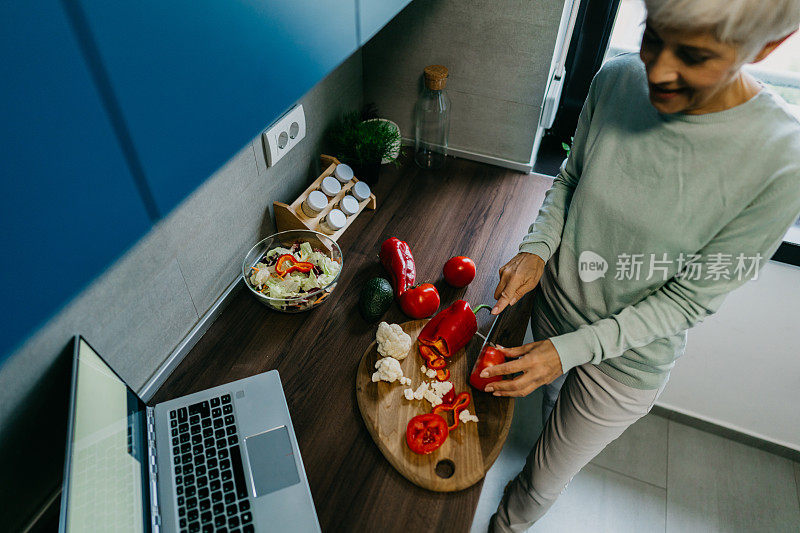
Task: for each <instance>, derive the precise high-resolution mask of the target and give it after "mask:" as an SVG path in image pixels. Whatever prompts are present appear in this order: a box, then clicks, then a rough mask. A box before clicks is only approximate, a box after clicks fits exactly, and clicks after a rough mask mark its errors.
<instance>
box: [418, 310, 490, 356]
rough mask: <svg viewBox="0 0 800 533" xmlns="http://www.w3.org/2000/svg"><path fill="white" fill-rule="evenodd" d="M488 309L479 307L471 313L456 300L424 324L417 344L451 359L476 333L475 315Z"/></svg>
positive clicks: (476, 322)
mask: <svg viewBox="0 0 800 533" xmlns="http://www.w3.org/2000/svg"><path fill="white" fill-rule="evenodd" d="M489 307H490V306H488V305H480V306H478V307H476V308H475V310H474V311H473V310H472V309H471V308H470V306H469V304H468V303H467V302H465V301H464V300H456V301H455V302H453V304H452V305H450V307H447V308H446V309H443V310H441V311H439V313H437V314H436V316H434V317H433V318H432V319H430V320H429V321H428V323H427V324H425V327H424V328H422V331H420V333H419V336H418V337H417V338H418V339H419V343H420V344H424V345H426V346H430V347H431V348H432V349H433V350H435V351H436V352H437V353H438V354H439V355H441V356H443V357H451V356H452V355H453V354H455V353H456V352H458V351H459V350H460V349H461V348H463V347H465V346H466V345H467V344H468V343H469V341H470V339H472V337H473V336H474V335H475V333H477V331H478V321H477V319H476V318H475V313H477V312H478V311H480V310H481V309H483V308H489Z"/></svg>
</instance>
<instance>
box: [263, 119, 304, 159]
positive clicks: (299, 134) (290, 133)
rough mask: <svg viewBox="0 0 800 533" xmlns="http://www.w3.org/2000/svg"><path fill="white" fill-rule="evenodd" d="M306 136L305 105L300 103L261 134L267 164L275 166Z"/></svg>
mask: <svg viewBox="0 0 800 533" xmlns="http://www.w3.org/2000/svg"><path fill="white" fill-rule="evenodd" d="M305 136H306V115H305V113H303V106H302V105H298V106H295V107H293V108H292V109H290V110H289V111H288V112H287V113H286V114H285V115H283V116H282V117H281V118H279V119H278V120H277V122H275V123H274V124H273V125H272V126H270V127H269V128H268V129H266V130H264V132H263V133H262V134H261V137H262V139H263V140H264V154H265V155H266V158H267V166H268V167H271V166H274V165H275V163H277V162H278V161H280V159H281V158H282V157H283V156H285V155H286V154H287V153H288V152H289V150H291V149H292V148H294V147H295V146H297V143H299V142H300V141H301V140H302V139H303V137H305Z"/></svg>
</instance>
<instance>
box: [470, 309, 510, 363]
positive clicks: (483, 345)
mask: <svg viewBox="0 0 800 533" xmlns="http://www.w3.org/2000/svg"><path fill="white" fill-rule="evenodd" d="M504 312H505V309H503V311H500V312H499V313H497V316H495V317H494V320H492V325H491V326H490V327H489V331H488V332H487V333H486V337H484V338H483V344H481V349H480V350H478V357H480V356H481V354H482V353H483V349H484V348H486V345H487V344H489V339H491V338H492V333H493V332H494V327H495V326H496V325H497V321H498V320H500V317H501V316H503V313H504ZM476 360H477V359H476Z"/></svg>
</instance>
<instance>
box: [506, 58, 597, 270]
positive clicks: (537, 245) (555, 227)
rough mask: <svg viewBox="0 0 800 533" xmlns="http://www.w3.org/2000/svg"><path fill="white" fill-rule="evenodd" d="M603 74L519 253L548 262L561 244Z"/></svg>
mask: <svg viewBox="0 0 800 533" xmlns="http://www.w3.org/2000/svg"><path fill="white" fill-rule="evenodd" d="M600 72H602V70H601V71H600ZM600 72H598V74H596V75H595V77H594V78H593V79H592V82H591V84H590V85H589V94H588V95H587V97H586V100H585V101H584V103H583V108H582V109H581V113H580V115H579V116H578V125H577V127H576V129H575V135H574V137H573V140H572V148H571V149H570V152H569V157H568V158H567V164H566V165H564V166H563V167H562V169H561V170H560V171H559V173H558V175H557V176H556V177H555V179H554V180H553V185H552V186H551V187H550V189H548V190H547V192H546V193H545V196H544V201H543V202H542V207H541V208H539V214H538V216H537V217H536V220H534V221H533V224H531V225H530V227H529V228H528V234H527V235H525V237H524V238H523V239H522V243H521V244H520V245H519V251H520V252H527V253H532V254H536V255H538V256H539V257H541V258H542V259H543V260H544V262H545V263H546V262H547V261H548V260H549V259H550V257H551V256H552V255H553V254H554V253H555V251H556V248H558V245H559V244H560V243H561V234H562V231H563V230H564V222H565V221H566V218H567V211H568V210H569V204H570V202H571V201H572V193H573V192H574V191H575V187H576V186H577V184H578V180H579V179H580V176H581V173H582V172H583V161H584V154H585V149H586V139H587V137H588V134H589V124H590V123H591V121H592V115H593V114H594V109H595V106H596V103H597V94H598V88H597V85H598V83H599V82H598V78H599V76H600Z"/></svg>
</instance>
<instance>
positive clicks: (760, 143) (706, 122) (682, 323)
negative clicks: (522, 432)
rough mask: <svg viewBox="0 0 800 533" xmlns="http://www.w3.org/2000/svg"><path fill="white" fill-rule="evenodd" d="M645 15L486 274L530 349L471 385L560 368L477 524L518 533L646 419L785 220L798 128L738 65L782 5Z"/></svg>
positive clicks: (791, 205) (795, 17)
mask: <svg viewBox="0 0 800 533" xmlns="http://www.w3.org/2000/svg"><path fill="white" fill-rule="evenodd" d="M645 4H646V8H647V20H646V28H645V32H644V36H643V38H642V45H641V50H640V53H639V54H638V56H637V55H636V54H623V55H621V56H619V57H617V58H614V59H612V60H611V61H609V62H607V63H606V64H605V65H604V66H603V68H602V69H601V70H600V72H598V74H597V75H596V76H595V78H594V80H593V81H592V84H591V88H590V89H589V95H588V97H587V99H586V102H585V104H584V107H583V110H582V111H581V115H580V118H579V121H578V126H577V130H576V132H575V137H574V141H573V147H572V150H571V152H570V155H569V158H568V160H567V162H566V165H565V166H564V167H563V169H562V171H561V172H560V173H559V175H558V176H557V177H556V178H555V180H554V182H553V186H552V188H551V189H550V190H549V191H548V192H547V193H546V195H545V199H544V202H543V204H542V207H541V209H540V211H539V214H538V217H537V218H536V220H535V221H534V223H533V224H532V225H531V227H530V230H529V233H528V235H527V236H526V237H525V238H524V240H523V242H522V244H521V245H520V248H519V249H520V253H519V254H518V255H517V256H516V257H514V258H513V259H512V260H511V261H509V262H508V264H506V265H505V266H503V268H501V269H500V283H499V284H498V286H497V289H496V292H495V297H496V298H497V299H498V301H497V304H496V306H495V308H494V309H493V310H492V312H493V313H494V314H496V313H498V312H500V311H501V310H502V309H503V308H504V307H506V306H507V305H513V304H514V303H515V302H517V301H518V300H519V299H520V298H521V297H522V296H523V295H524V294H525V293H527V292H528V291H530V290H532V289H534V288H535V287H536V288H537V290H536V292H535V296H534V308H533V313H532V317H531V327H532V329H533V333H534V338H536V339H544V340H539V341H537V342H533V343H530V344H526V345H524V346H520V347H517V348H508V349H505V353H506V354H507V355H508V356H511V357H515V358H516V359H514V360H512V361H509V362H507V363H505V364H503V365H498V366H496V367H492V368H489V369H487V370H486V371H484V374H485V375H486V376H487V377H488V376H494V375H508V374H513V373H516V372H522V374H521V375H519V376H518V377H516V378H515V379H506V380H503V381H500V382H496V383H493V384H492V385H490V386H489V387H487V391H491V392H493V393H494V394H495V395H498V396H524V395H527V394H529V393H530V392H532V391H533V390H535V389H536V388H538V387H539V386H542V385H545V384H548V383H551V382H553V381H554V380H557V378H559V377H560V376H562V375H563V374H566V373H567V372H568V371H569V374H567V376H566V379H565V380H563V388H562V389H561V392H560V394H558V400H557V401H556V402H555V407H554V409H553V412H552V414H550V416H549V417H548V418H547V420H546V422H545V427H544V429H543V431H542V435H541V436H540V437H539V440H538V441H537V443H536V445H535V447H534V448H533V450H532V451H531V453H530V455H529V456H528V459H527V463H526V465H525V468H524V469H523V470H522V472H520V473H519V474H518V475H517V477H516V478H515V479H513V480H512V481H511V482H510V483H509V485H508V486H507V487H506V491H505V494H504V496H503V499H502V501H501V502H500V505H499V507H498V509H497V512H496V513H495V515H494V516H493V517H492V520H491V523H490V529H491V530H492V531H524V530H526V529H527V528H528V527H529V526H530V525H531V524H533V523H534V522H535V521H536V520H538V519H539V518H540V517H541V516H542V515H543V514H544V513H545V512H546V511H547V509H548V508H549V507H550V506H551V505H552V504H553V502H554V501H555V499H556V498H557V497H558V495H559V494H560V493H561V491H562V490H563V489H564V487H565V486H566V485H567V483H568V482H569V481H570V479H572V476H574V475H575V474H576V473H577V472H578V471H579V470H580V469H581V468H582V467H583V466H584V465H585V464H586V463H587V462H589V461H590V460H591V459H592V458H593V457H594V456H595V455H597V454H598V453H599V452H600V451H601V450H602V449H603V448H604V447H605V446H606V445H607V444H608V443H609V442H611V441H612V440H614V439H616V438H617V437H619V436H620V435H621V434H622V432H623V431H624V430H625V429H626V428H627V427H628V426H629V425H631V424H632V423H633V422H635V421H636V420H637V419H639V418H640V417H642V416H644V415H645V414H646V413H647V412H648V411H649V410H650V408H651V407H652V405H653V403H654V402H655V401H656V399H657V398H658V396H659V394H660V393H661V391H662V390H663V388H664V385H665V384H666V382H667V379H668V377H669V372H670V369H671V368H672V366H673V365H674V362H675V359H677V358H678V357H679V356H680V355H681V354H682V353H683V351H684V348H685V345H686V330H687V329H688V328H690V327H693V326H694V325H696V324H698V323H699V322H701V321H702V320H703V319H704V318H705V317H707V316H709V315H710V314H713V313H715V312H716V311H717V310H718V309H719V307H720V305H721V304H722V301H723V300H724V299H725V297H726V296H727V294H728V293H729V292H730V291H732V290H734V289H735V288H737V287H739V286H741V285H742V284H744V283H745V282H746V281H747V280H748V279H752V278H755V277H756V275H757V272H758V270H760V268H762V267H763V266H764V264H765V263H766V261H767V260H769V258H770V257H771V256H772V254H773V253H774V252H775V250H776V249H777V247H778V246H779V245H780V243H781V241H782V237H783V235H784V234H785V233H786V231H787V230H788V228H789V227H790V226H791V225H792V224H793V223H794V221H795V220H796V219H797V218H798V216H800V122H798V120H797V119H796V118H795V117H794V116H792V115H791V113H790V112H789V111H788V109H787V107H786V104H785V102H783V100H782V99H781V98H780V97H778V96H777V95H775V94H774V93H773V92H771V91H770V90H768V89H767V88H765V87H763V86H762V85H761V84H760V83H759V82H758V81H756V80H755V79H754V78H752V77H751V76H750V75H748V74H747V73H745V72H743V71H742V70H741V66H742V65H743V64H745V63H749V62H757V61H760V60H761V59H763V58H764V57H766V56H767V55H769V54H770V53H771V52H772V51H773V50H774V49H775V48H776V47H777V46H778V45H779V44H780V43H781V42H783V40H785V39H786V37H788V36H789V35H790V34H791V33H793V32H794V31H795V30H796V29H797V28H798V26H799V25H800V0H770V1H765V0H702V1H701V0H695V1H692V0H645ZM540 280H541V283H539V282H540ZM537 286H538V287H537ZM562 379H563V378H562ZM555 384H556V385H558V381H556V383H555Z"/></svg>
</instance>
